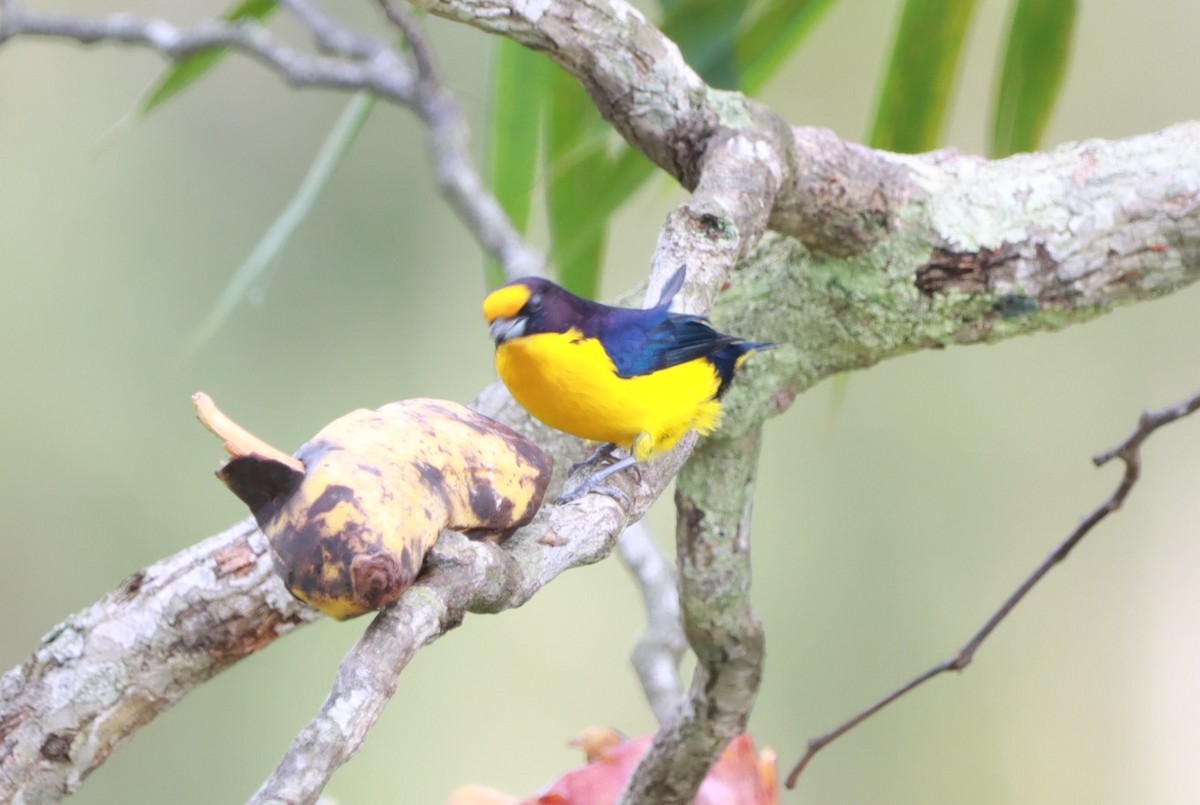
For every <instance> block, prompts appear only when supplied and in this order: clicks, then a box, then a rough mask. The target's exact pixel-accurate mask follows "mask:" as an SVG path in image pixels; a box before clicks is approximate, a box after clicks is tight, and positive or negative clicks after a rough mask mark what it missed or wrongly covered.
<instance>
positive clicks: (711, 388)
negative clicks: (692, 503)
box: [496, 329, 721, 461]
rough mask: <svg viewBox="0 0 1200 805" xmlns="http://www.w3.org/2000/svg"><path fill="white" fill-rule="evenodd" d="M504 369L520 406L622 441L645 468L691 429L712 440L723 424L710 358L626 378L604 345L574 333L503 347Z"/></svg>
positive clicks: (575, 430)
mask: <svg viewBox="0 0 1200 805" xmlns="http://www.w3.org/2000/svg"><path fill="white" fill-rule="evenodd" d="M496 368H497V369H498V370H499V372H500V377H501V379H502V380H503V381H504V384H505V385H506V386H508V388H509V390H510V391H511V392H512V395H513V396H514V397H515V398H516V399H517V402H519V403H521V405H523V406H524V407H525V408H526V410H528V411H529V412H530V413H531V414H533V415H534V416H535V417H537V418H538V419H540V420H542V421H543V422H545V423H546V424H547V425H550V426H551V427H554V428H557V429H559V430H562V431H566V432H567V433H571V434H574V435H576V436H579V437H580V438H583V439H591V440H593V441H597V442H615V443H616V444H618V445H621V446H622V447H625V448H627V449H629V450H630V451H631V452H632V453H633V454H634V456H635V457H636V458H637V459H638V460H639V461H643V460H645V459H647V458H649V457H650V456H652V455H654V454H655V453H658V452H662V451H664V450H669V449H670V448H671V447H673V446H674V445H675V443H676V442H678V441H679V440H680V439H681V438H682V437H683V436H684V434H686V433H687V432H688V431H689V430H692V429H695V430H697V431H699V432H700V433H702V434H706V433H711V432H712V431H713V430H714V429H716V427H717V425H718V424H719V422H720V419H721V403H720V402H719V401H718V400H716V399H714V398H715V396H716V393H717V387H718V385H719V384H720V379H719V378H718V376H717V373H716V370H715V368H714V367H713V365H712V364H711V363H709V361H708V360H707V359H704V358H699V359H697V360H694V361H689V362H688V363H683V364H679V365H678V366H672V367H669V368H667V369H662V370H660V371H657V372H652V373H650V374H646V375H639V376H637V377H632V378H621V377H618V376H617V373H616V367H615V366H614V365H613V362H612V360H611V359H610V358H609V357H608V353H607V352H605V351H604V346H603V345H602V344H601V343H600V342H599V341H598V340H596V339H594V338H584V337H583V336H582V335H581V334H580V333H579V331H578V330H574V329H572V330H570V331H568V332H566V333H539V334H537V335H529V336H524V337H521V338H515V339H513V340H511V341H505V342H503V343H501V344H500V345H499V346H498V347H497V348H496Z"/></svg>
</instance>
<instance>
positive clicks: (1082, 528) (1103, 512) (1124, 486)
mask: <svg viewBox="0 0 1200 805" xmlns="http://www.w3.org/2000/svg"><path fill="white" fill-rule="evenodd" d="M1197 409H1200V392H1197V393H1196V394H1194V395H1192V396H1191V397H1188V398H1186V399H1184V400H1182V401H1180V402H1178V403H1176V404H1175V405H1171V406H1168V407H1166V408H1161V409H1159V410H1157V411H1147V412H1145V413H1143V414H1142V416H1141V419H1140V420H1139V421H1138V425H1137V428H1136V429H1135V430H1134V431H1133V433H1131V434H1130V435H1129V436H1128V437H1127V438H1126V439H1125V441H1123V442H1121V443H1120V444H1119V445H1117V446H1116V447H1114V448H1112V449H1111V450H1108V451H1107V452H1104V453H1101V454H1099V455H1097V456H1095V457H1094V458H1092V462H1093V463H1094V464H1095V465H1096V466H1097V467H1101V466H1104V465H1105V464H1107V463H1108V462H1110V461H1112V460H1113V459H1114V458H1119V459H1121V461H1123V462H1124V463H1125V474H1124V475H1122V476H1121V481H1120V483H1118V484H1117V487H1116V489H1114V490H1113V492H1112V494H1111V495H1109V496H1108V498H1107V499H1106V500H1105V501H1104V502H1103V503H1101V504H1100V505H1099V506H1097V507H1096V508H1095V509H1093V510H1092V512H1091V513H1090V514H1088V515H1087V516H1086V517H1084V518H1083V520H1081V521H1080V523H1079V525H1077V526H1076V527H1075V529H1074V530H1073V531H1072V532H1071V533H1070V534H1068V535H1067V537H1066V539H1064V540H1063V541H1062V542H1060V543H1059V544H1058V546H1056V547H1055V548H1054V550H1053V551H1051V552H1050V554H1049V555H1048V556H1047V557H1046V558H1045V559H1044V560H1043V561H1042V563H1041V564H1040V565H1038V566H1037V567H1036V568H1035V569H1034V571H1033V572H1032V573H1031V574H1029V576H1028V577H1027V578H1026V579H1025V581H1023V582H1022V583H1021V585H1020V586H1019V587H1017V589H1016V590H1014V591H1013V593H1012V595H1010V596H1009V597H1008V598H1007V599H1006V600H1005V601H1004V603H1003V604H1001V605H1000V608H999V609H997V610H996V612H995V613H994V614H993V615H992V617H991V618H989V619H988V621H987V623H985V624H984V625H983V627H982V628H981V629H980V630H979V631H978V632H976V633H975V635H974V636H973V637H972V638H971V639H970V640H968V641H967V642H966V644H965V645H964V646H963V647H962V648H960V649H959V650H958V652H957V653H955V654H954V656H952V657H950V658H949V659H947V660H945V661H943V662H941V663H938V664H937V665H935V666H933V667H932V668H930V669H929V670H928V671H926V672H925V673H923V674H921V675H920V676H918V677H916V678H915V679H913V680H912V681H910V682H908V683H907V684H906V685H904V686H903V687H900V688H898V689H896V690H894V691H892V692H891V693H889V694H888V695H887V696H884V697H883V698H882V699H880V700H879V701H877V702H875V703H874V704H872V705H871V706H870V707H868V708H866V709H865V710H863V711H861V712H860V713H858V714H857V715H855V716H854V717H853V718H851V719H849V720H848V721H846V722H844V723H843V724H841V725H840V726H838V727H837V728H836V729H833V730H830V731H829V732H827V733H825V734H823V735H819V736H817V737H816V738H813V739H812V740H810V741H809V742H808V747H807V749H806V751H805V753H804V756H803V757H801V758H800V760H799V761H798V762H797V763H796V766H795V767H794V768H793V769H792V771H791V773H790V774H788V777H787V787H788V788H794V787H795V785H796V780H797V779H798V778H799V777H800V774H801V773H802V772H803V771H804V769H805V767H807V766H808V764H809V762H810V761H811V760H812V759H813V757H814V756H815V755H816V754H817V752H819V751H820V750H821V749H823V748H824V747H825V746H827V745H828V744H830V743H832V742H833V741H834V740H836V739H837V738H839V737H840V736H842V735H844V734H846V733H847V732H849V731H850V730H852V729H854V728H855V727H856V726H858V725H859V724H861V723H862V722H863V721H866V720H867V719H868V718H870V717H871V716H873V715H875V714H876V713H878V712H879V711H880V710H882V709H883V708H885V707H887V706H888V705H889V704H891V703H892V702H894V701H896V700H897V699H899V698H900V697H902V696H904V695H905V694H906V693H908V692H909V691H911V690H913V689H914V688H917V687H920V686H921V685H922V684H924V683H925V682H927V681H929V680H930V679H932V678H934V677H935V676H938V675H940V674H943V673H945V672H947V671H961V670H963V669H965V668H966V667H967V666H968V665H970V664H971V661H972V660H974V659H975V652H976V651H978V650H979V647H980V645H981V644H982V643H983V641H985V640H987V638H988V637H989V636H990V635H991V633H992V632H994V631H995V630H996V627H998V626H999V625H1000V623H1001V622H1002V621H1003V620H1004V619H1005V618H1006V617H1008V615H1009V613H1010V612H1012V611H1013V609H1015V608H1016V606H1017V605H1018V604H1019V603H1021V601H1022V599H1024V598H1025V596H1026V595H1027V594H1028V593H1029V591H1030V590H1032V589H1033V587H1034V585H1036V584H1037V583H1038V582H1039V581H1041V579H1042V577H1043V576H1045V575H1046V574H1047V573H1048V572H1049V571H1050V569H1051V568H1052V567H1054V566H1055V565H1057V564H1058V563H1059V562H1061V561H1062V560H1064V559H1066V558H1067V555H1068V554H1069V553H1070V552H1071V550H1072V549H1073V548H1074V547H1075V546H1076V545H1078V544H1079V542H1080V541H1081V540H1082V539H1083V538H1084V537H1085V536H1087V534H1088V532H1089V531H1091V530H1092V528H1094V527H1095V526H1096V525H1097V524H1098V523H1099V522H1100V521H1101V520H1103V519H1104V518H1105V517H1107V516H1108V515H1110V514H1112V513H1113V512H1115V511H1116V510H1117V509H1119V508H1121V506H1122V505H1123V504H1124V503H1125V498H1126V497H1128V495H1129V492H1130V491H1131V490H1132V489H1133V486H1134V484H1136V483H1137V481H1138V479H1139V478H1140V477H1141V473H1142V453H1141V448H1142V443H1143V442H1145V441H1146V439H1147V438H1149V437H1150V435H1151V434H1153V433H1154V432H1155V431H1156V430H1158V429H1159V428H1161V427H1162V426H1163V425H1169V424H1170V423H1172V422H1174V421H1175V420H1177V419H1182V418H1183V417H1185V416H1187V415H1188V414H1191V413H1192V412H1194V411H1196V410H1197Z"/></svg>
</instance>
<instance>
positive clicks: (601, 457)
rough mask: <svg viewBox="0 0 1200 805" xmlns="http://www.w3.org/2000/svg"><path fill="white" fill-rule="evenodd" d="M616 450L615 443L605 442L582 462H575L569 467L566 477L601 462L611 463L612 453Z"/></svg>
mask: <svg viewBox="0 0 1200 805" xmlns="http://www.w3.org/2000/svg"><path fill="white" fill-rule="evenodd" d="M616 450H617V443H616V442H605V443H604V444H602V445H600V446H599V447H597V448H596V449H595V450H593V451H592V454H591V455H590V456H588V457H587V458H585V459H584V460H583V461H576V462H575V463H574V464H572V465H571V469H569V470H567V475H568V476H570V475H574V474H575V473H576V472H577V471H578V470H581V469H583V468H584V467H594V466H596V465H597V464H599V463H601V462H603V461H612V460H613V452H614V451H616Z"/></svg>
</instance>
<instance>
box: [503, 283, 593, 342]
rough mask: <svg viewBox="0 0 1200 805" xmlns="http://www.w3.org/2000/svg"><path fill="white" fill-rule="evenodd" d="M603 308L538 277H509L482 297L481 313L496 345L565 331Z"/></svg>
mask: <svg viewBox="0 0 1200 805" xmlns="http://www.w3.org/2000/svg"><path fill="white" fill-rule="evenodd" d="M607 309H608V308H607V306H606V305H601V304H599V303H597V302H589V301H588V300H587V299H581V298H580V297H578V296H576V295H575V294H573V293H571V292H570V291H568V290H567V289H565V288H562V287H559V286H558V285H555V284H554V283H553V282H551V281H550V280H547V279H542V278H541V277H526V278H524V279H519V280H513V281H512V282H510V283H508V284H507V285H503V286H501V287H499V288H497V289H496V290H494V291H492V292H491V293H490V294H488V296H487V298H486V299H484V300H483V317H484V318H485V319H487V322H488V324H490V325H491V326H492V338H493V339H495V341H496V344H497V345H499V344H502V343H503V342H505V341H509V340H511V339H514V338H520V337H521V336H525V335H534V334H536V333H565V332H567V331H568V330H570V329H571V328H572V327H575V328H580V327H582V326H584V325H585V324H586V323H587V322H588V321H590V320H592V319H593V318H594V317H595V316H596V315H597V314H598V313H599V312H601V311H604V310H607Z"/></svg>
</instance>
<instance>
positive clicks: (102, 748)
mask: <svg viewBox="0 0 1200 805" xmlns="http://www.w3.org/2000/svg"><path fill="white" fill-rule="evenodd" d="M316 617H319V613H317V611H316V610H314V609H311V608H309V607H307V606H305V605H304V604H301V603H300V602H299V601H297V600H296V599H294V598H292V596H291V594H289V593H288V591H287V590H286V589H284V586H283V583H282V582H281V581H280V579H279V577H278V575H277V574H276V573H275V570H274V568H273V567H272V566H271V558H270V555H269V551H268V549H267V543H266V539H265V538H264V537H263V536H262V534H260V533H259V532H258V529H257V528H256V527H255V526H254V524H253V521H251V520H246V521H244V522H241V523H238V524H237V525H235V526H234V527H232V528H230V529H229V530H227V531H224V532H222V533H220V534H217V535H216V536H214V537H211V538H210V539H207V540H205V541H204V542H201V543H199V544H198V545H194V546H192V547H191V548H188V549H186V550H184V551H181V552H180V553H178V554H176V555H175V556H172V557H170V558H168V559H164V560H163V561H161V562H158V563H157V564H154V565H151V566H150V567H147V568H145V569H144V570H140V571H138V572H137V573H135V574H133V575H132V576H130V577H129V578H128V579H126V580H125V582H124V583H123V584H122V585H121V586H120V587H119V588H117V589H116V590H114V591H113V592H112V593H110V594H108V595H107V596H105V597H104V598H103V599H101V600H100V601H98V602H97V603H96V604H94V605H92V606H91V607H89V608H87V609H85V610H83V611H82V612H79V613H76V614H75V615H72V616H71V617H69V618H67V619H66V620H65V621H63V622H62V623H61V624H59V625H58V626H56V627H55V628H54V629H53V630H51V631H50V632H49V633H48V634H47V635H46V636H45V637H43V638H42V644H41V646H39V647H38V649H37V651H36V652H34V654H33V656H31V657H30V658H29V659H28V660H26V661H25V662H24V663H22V664H21V665H19V666H17V667H16V668H13V669H12V670H11V671H9V672H8V673H6V674H5V675H4V677H3V678H2V679H0V801H4V802H12V801H14V800H17V801H25V802H52V801H57V800H58V799H60V798H61V797H63V796H64V795H66V794H69V793H72V792H74V791H75V790H76V789H78V788H79V786H80V785H81V784H82V783H83V781H84V779H85V778H86V777H87V775H88V774H89V773H90V772H91V771H92V770H93V769H94V768H96V767H97V766H99V765H100V764H101V763H103V762H104V761H105V760H106V759H108V756H109V755H110V754H111V753H112V751H113V750H114V749H115V748H116V747H117V746H118V745H119V744H120V743H121V742H122V741H123V740H125V739H126V738H127V737H129V736H130V735H132V734H133V733H134V732H135V731H137V730H138V729H139V728H140V727H142V726H144V725H145V724H147V723H149V722H150V721H151V720H153V719H154V718H155V717H156V716H157V715H158V714H159V713H161V712H163V711H165V710H166V709H167V708H169V707H170V706H171V705H173V704H174V703H175V702H177V701H178V700H179V699H181V698H182V697H183V696H184V695H185V694H186V693H188V692H189V691H191V690H192V689H193V688H195V687H196V686H197V685H200V684H201V683H203V682H205V681H207V680H208V679H210V678H212V677H213V676H215V675H216V674H217V673H218V672H220V671H222V670H224V669H225V668H227V667H229V666H230V665H232V664H234V663H235V662H237V661H238V660H241V659H242V658H243V657H247V656H249V655H250V654H253V653H254V652H256V651H259V650H261V649H263V648H265V647H266V646H268V645H270V644H271V642H272V641H274V640H275V638H276V637H278V636H280V635H282V634H286V633H287V632H288V631H290V630H291V629H292V628H293V627H295V626H299V625H302V624H304V623H307V622H309V621H311V620H313V619H315V618H316Z"/></svg>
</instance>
